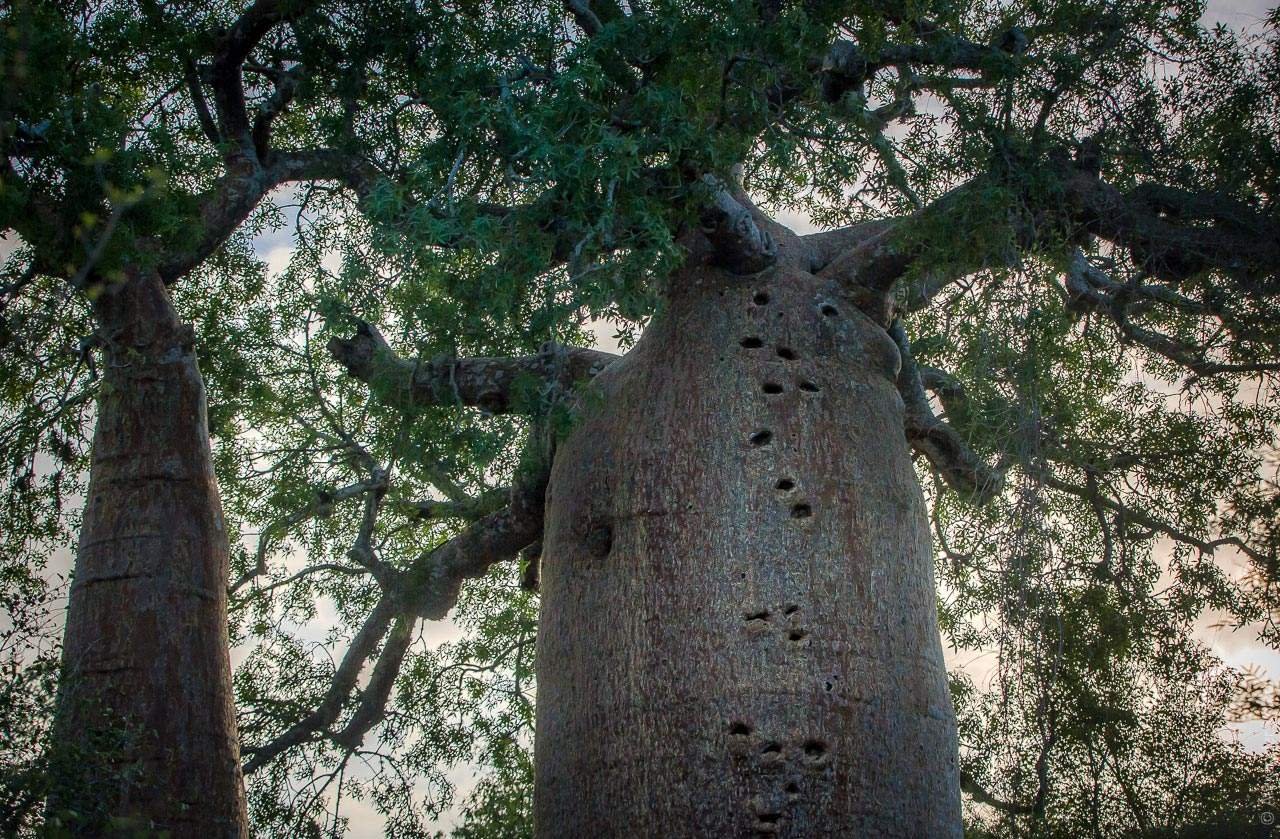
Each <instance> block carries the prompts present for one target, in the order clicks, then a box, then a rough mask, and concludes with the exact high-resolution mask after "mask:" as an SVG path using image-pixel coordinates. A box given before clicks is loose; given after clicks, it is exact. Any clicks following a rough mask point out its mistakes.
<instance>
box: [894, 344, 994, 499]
mask: <svg viewBox="0 0 1280 839" xmlns="http://www.w3.org/2000/svg"><path fill="white" fill-rule="evenodd" d="M889 335H890V337H892V338H893V340H894V343H896V344H897V345H898V352H899V354H900V355H901V356H902V368H901V370H899V372H898V381H897V385H898V393H900V394H901V395H902V403H903V407H904V408H905V421H906V429H905V430H906V434H907V441H908V442H909V443H910V444H911V448H913V449H915V451H916V452H917V453H919V454H921V455H923V456H924V457H925V459H927V460H928V461H929V465H930V466H932V467H933V468H934V469H936V470H937V471H938V473H939V474H940V475H941V476H942V479H943V480H944V481H946V483H947V485H948V486H949V487H951V488H952V489H954V490H956V491H957V492H960V493H963V494H964V495H968V496H970V497H971V498H972V499H973V500H974V501H975V502H976V503H979V504H982V503H985V502H987V501H989V500H990V499H991V498H993V497H995V495H996V494H997V493H999V492H1000V489H1001V488H1002V487H1003V486H1004V473H1003V471H1001V470H998V469H993V468H991V467H990V466H988V465H987V464H986V463H985V462H984V461H983V460H982V458H981V457H979V456H978V454H977V453H976V452H974V451H973V449H971V448H970V447H969V445H968V443H966V442H965V441H964V440H963V439H962V438H961V437H960V435H959V433H957V432H956V430H955V429H954V428H952V427H951V426H950V425H948V424H947V423H946V422H944V421H942V420H941V419H938V417H937V416H936V415H935V414H934V413H933V408H932V407H931V406H930V405H929V397H928V395H927V394H926V393H925V389H924V385H923V384H922V383H921V380H920V369H919V367H918V366H917V365H916V362H915V359H914V358H913V357H912V355H911V344H910V342H909V341H908V340H907V334H906V331H905V330H904V329H903V327H902V322H901V321H894V323H893V325H892V326H891V327H890V329H889Z"/></svg>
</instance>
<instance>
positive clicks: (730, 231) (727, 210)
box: [702, 175, 778, 274]
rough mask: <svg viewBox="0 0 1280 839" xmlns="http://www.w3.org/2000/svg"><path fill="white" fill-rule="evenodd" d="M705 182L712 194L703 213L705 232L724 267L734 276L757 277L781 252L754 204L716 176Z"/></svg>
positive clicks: (706, 176) (708, 178)
mask: <svg viewBox="0 0 1280 839" xmlns="http://www.w3.org/2000/svg"><path fill="white" fill-rule="evenodd" d="M702 180H703V182H704V183H705V184H707V186H709V187H710V188H711V190H712V195H711V202H710V203H709V204H708V205H707V206H706V208H705V209H704V210H703V212H702V232H703V233H704V234H706V236H707V239H709V240H710V241H711V245H712V247H713V248H714V249H715V252H716V258H717V260H718V261H719V262H720V264H721V265H723V266H724V267H726V268H728V269H729V270H730V271H732V272H733V273H735V274H755V273H758V272H760V271H763V270H764V269H766V268H768V267H770V266H771V265H773V263H774V262H776V261H777V259H778V248H777V245H776V244H775V243H774V241H773V237H772V236H770V235H769V232H768V231H767V230H765V229H764V228H762V227H761V226H760V225H759V224H757V223H756V219H755V216H754V214H752V212H751V202H750V200H749V199H747V197H746V196H745V195H743V194H739V195H734V194H733V192H731V191H730V188H729V186H728V185H727V184H725V183H724V182H723V181H721V180H720V179H718V178H716V177H715V176H713V175H705V176H704V177H703V179H702Z"/></svg>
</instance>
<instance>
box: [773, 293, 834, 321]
mask: <svg viewBox="0 0 1280 839" xmlns="http://www.w3.org/2000/svg"><path fill="white" fill-rule="evenodd" d="M769 300H770V297H769V292H767V291H757V292H756V294H755V296H754V297H752V298H751V302H752V303H755V304H756V305H757V306H767V305H769ZM818 311H820V312H822V314H823V315H824V316H826V317H829V318H834V317H839V316H840V310H839V309H837V308H836V307H835V306H832V305H831V304H830V303H823V304H822V305H821V306H819V307H818Z"/></svg>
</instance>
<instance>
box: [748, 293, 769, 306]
mask: <svg viewBox="0 0 1280 839" xmlns="http://www.w3.org/2000/svg"><path fill="white" fill-rule="evenodd" d="M751 302H752V303H755V304H756V305H757V306H763V305H765V304H766V303H768V302H769V293H768V292H765V291H758V292H756V296H755V297H752V298H751Z"/></svg>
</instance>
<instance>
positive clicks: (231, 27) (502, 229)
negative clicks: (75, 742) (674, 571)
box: [0, 0, 1280, 837]
mask: <svg viewBox="0 0 1280 839" xmlns="http://www.w3.org/2000/svg"><path fill="white" fill-rule="evenodd" d="M0 28H2V29H3V35H4V37H3V38H0V68H2V69H3V74H4V83H3V85H2V86H0V146H3V149H4V163H3V168H2V169H0V230H3V231H5V242H6V248H7V255H6V256H5V260H4V264H3V269H2V271H0V462H3V464H4V467H5V470H6V480H7V483H8V492H6V493H5V497H4V500H3V503H2V505H0V545H2V550H0V591H3V603H4V605H5V611H6V615H7V621H6V622H5V623H4V624H3V626H5V627H6V628H5V630H4V632H3V633H2V634H0V639H3V642H2V643H0V650H2V651H3V655H4V668H3V681H2V682H0V684H3V689H2V690H0V727H3V728H5V729H6V730H8V731H9V732H10V733H11V737H10V738H9V739H8V740H7V741H6V742H5V743H4V744H2V745H0V769H2V771H3V775H0V800H2V801H3V802H4V809H5V810H6V811H7V814H6V822H5V825H6V830H9V829H12V830H18V829H22V830H35V829H37V825H38V824H39V823H40V822H41V820H42V818H43V814H42V809H41V802H42V800H43V791H44V790H45V788H46V786H47V784H48V782H49V781H48V779H49V773H50V772H53V771H56V767H55V766H51V765H50V764H49V763H48V762H47V761H46V760H45V755H46V754H47V750H48V747H49V746H50V743H49V727H48V719H49V713H50V711H49V709H50V707H51V703H52V701H53V694H54V691H55V689H56V673H57V668H56V654H57V646H56V639H57V634H58V630H59V626H58V624H59V613H58V611H57V608H58V603H59V600H58V598H59V597H60V596H61V580H62V576H61V575H63V569H64V567H65V561H63V560H61V559H59V557H62V556H65V549H66V548H67V547H68V546H69V545H70V544H71V542H72V541H73V538H74V534H75V532H76V528H77V524H78V515H79V506H80V502H81V496H82V495H83V492H84V473H85V469H86V463H87V460H86V458H87V452H88V446H89V444H90V438H91V428H92V420H93V404H94V398H95V395H96V393H97V388H98V383H99V381H100V376H99V373H98V371H97V370H96V369H95V354H96V353H97V351H98V348H100V347H101V346H103V345H104V344H106V343H109V342H111V341H112V340H113V336H111V335H109V334H103V331H102V330H101V329H98V328H96V327H95V324H94V321H93V316H92V307H93V304H94V301H95V300H96V299H98V297H99V296H100V295H102V294H103V293H104V292H105V291H106V290H108V289H110V288H111V286H112V284H113V283H120V282H123V281H124V277H125V274H126V272H127V271H129V270H136V269H137V268H138V267H139V266H141V267H142V268H144V269H145V270H151V271H155V272H157V273H158V275H159V276H160V277H161V278H162V279H163V280H164V282H165V283H166V284H167V285H168V286H169V287H170V289H171V291H172V294H173V296H174V299H175V301H176V304H177V306H178V308H179V310H180V312H181V314H182V316H183V318H185V319H186V320H188V321H190V322H191V323H192V324H193V325H194V328H195V336H196V338H195V340H196V346H197V351H198V354H199V357H200V362H201V367H202V369H203V372H204V374H205V376H206V378H207V380H208V382H209V388H210V396H209V412H210V432H211V435H212V438H213V446H214V453H215V458H216V464H217V469H218V481H219V484H220V487H221V491H222V494H223V503H224V505H225V507H226V511H227V518H228V522H229V524H230V525H231V526H232V528H233V535H234V536H235V537H236V538H235V540H234V541H233V574H232V579H230V580H228V585H229V587H230V589H231V592H232V631H233V644H234V645H235V648H236V650H237V655H238V662H237V670H236V689H237V695H238V697H239V704H238V712H239V721H240V730H241V734H242V737H243V741H244V754H245V760H246V769H247V770H248V778H247V782H248V785H249V794H250V808H251V817H252V820H253V822H254V825H255V829H256V830H257V831H258V832H259V834H260V835H263V836H271V835H278V836H304V835H314V836H320V835H322V834H324V835H329V834H331V832H334V831H337V832H341V831H342V829H343V828H344V826H345V827H350V825H349V824H348V823H347V820H348V819H349V818H363V816H359V815H357V816H353V815H352V813H353V812H354V813H357V814H360V813H367V812H369V811H370V808H371V809H372V811H376V812H377V813H378V814H380V817H381V818H383V819H384V820H385V823H386V830H387V833H388V835H396V836H414V835H429V834H430V833H431V832H432V831H433V830H434V829H435V828H434V827H433V819H434V818H435V817H436V816H437V815H438V814H439V813H440V812H442V811H443V810H444V809H446V808H448V807H451V806H454V805H455V804H456V803H457V801H456V800H455V794H456V790H455V781H456V779H457V767H459V766H465V765H473V766H475V767H478V769H477V771H478V772H479V773H480V775H479V781H478V784H477V785H476V786H475V789H474V791H473V792H470V793H468V794H467V795H468V797H466V800H465V804H464V806H463V808H462V812H463V814H464V815H463V817H462V826H461V827H459V828H458V829H457V832H456V834H455V835H458V836H466V837H482V836H495V837H496V836H518V835H525V834H526V833H527V832H528V830H529V824H528V820H529V807H530V804H529V798H528V793H529V787H530V783H531V780H530V779H531V771H532V770H531V753H530V747H531V737H532V728H531V722H532V719H533V696H534V691H535V685H534V680H533V672H534V671H533V646H532V643H531V641H532V637H533V634H534V629H535V625H536V619H537V597H536V594H535V593H534V592H532V591H530V590H529V588H530V586H528V585H525V586H522V585H521V582H522V572H523V571H524V570H525V569H526V567H527V566H528V565H529V559H530V557H529V556H525V557H524V558H523V559H520V558H518V556H517V555H518V554H519V551H520V549H522V548H524V547H526V546H527V545H528V544H529V543H530V542H531V541H533V537H535V536H536V530H535V531H534V532H532V533H530V532H528V528H527V522H526V519H525V518H524V517H522V516H524V514H525V513H527V511H528V510H529V509H531V508H532V507H533V506H536V504H537V503H540V502H537V501H536V500H535V499H536V498H537V496H538V495H539V494H540V488H541V485H540V484H539V477H538V476H539V474H540V466H539V464H540V461H541V459H543V458H545V456H546V445H545V442H546V440H547V439H550V438H553V437H554V436H555V435H556V434H557V433H558V432H559V431H560V430H562V429H563V428H564V427H565V426H566V425H567V424H570V423H572V422H573V417H572V411H571V409H570V407H569V406H570V400H569V399H567V394H568V393H569V392H570V390H571V387H570V385H571V383H572V382H574V381H575V380H581V379H584V378H589V376H590V374H591V371H592V370H593V369H594V367H595V365H598V364H599V363H601V361H602V357H601V356H600V355H598V354H596V353H594V352H592V351H591V350H589V349H587V347H589V345H590V344H591V342H592V339H593V335H595V334H597V333H599V332H600V331H601V330H606V331H616V332H617V335H616V336H615V337H616V338H617V340H618V342H619V343H620V345H621V347H622V348H624V349H625V347H627V346H628V345H629V344H630V342H631V341H633V340H634V338H635V336H636V335H637V334H638V331H639V330H640V329H642V328H643V325H644V323H645V322H646V320H647V319H648V318H649V317H650V316H651V315H652V313H653V312H654V311H655V310H656V309H657V308H659V307H661V305H662V299H663V290H664V288H665V284H666V282H667V280H668V275H669V274H670V271H671V270H672V268H673V267H674V266H676V265H678V264H679V263H680V261H681V260H682V259H683V257H684V253H685V250H684V247H683V245H682V242H683V241H684V240H683V239H682V235H683V234H684V232H685V231H687V230H689V229H703V230H706V231H709V232H710V234H711V236H712V238H713V240H716V241H724V242H725V243H726V245H725V249H724V253H725V254H726V257H725V258H726V261H727V262H728V263H729V264H730V266H731V268H733V270H737V271H740V272H742V273H750V272H751V271H753V270H758V269H759V268H760V267H762V266H764V265H766V264H768V261H769V259H770V258H771V251H770V248H771V243H770V241H769V239H768V236H767V234H766V233H763V232H762V231H761V230H759V229H757V228H756V227H755V226H754V224H753V223H752V222H751V221H750V219H749V218H747V219H745V220H744V218H743V216H742V210H743V203H744V202H743V201H742V200H740V198H741V196H742V193H741V192H739V191H738V189H737V183H736V181H737V179H739V178H741V183H742V187H743V189H745V191H746V192H747V193H749V194H750V196H751V197H752V199H753V200H754V201H755V202H756V203H757V204H759V205H760V206H761V207H763V208H765V209H767V210H769V211H770V212H772V213H774V214H775V215H779V214H782V215H784V216H785V217H786V218H795V217H802V218H809V219H812V221H813V223H814V225H816V226H818V227H820V228H822V229H824V230H829V231H831V232H828V233H820V234H815V236H814V238H813V239H812V240H811V241H813V242H815V243H817V244H819V245H820V246H821V247H822V248H825V250H824V252H828V253H830V254H831V255H832V256H834V255H835V254H836V253H843V254H844V255H845V257H844V258H846V259H850V260H851V263H850V265H849V267H848V270H849V272H850V273H851V274H854V273H856V275H857V277H858V282H859V283H860V284H861V285H862V286H865V287H867V288H871V289H874V290H876V291H878V292H880V293H883V294H884V295H885V296H886V301H887V303H886V305H887V306H889V307H890V309H891V312H892V315H893V318H894V323H895V325H894V328H893V335H894V338H895V340H897V341H898V344H899V348H900V350H901V354H902V358H903V372H902V374H901V376H900V379H899V387H900V390H901V392H902V395H903V400H904V403H905V404H906V407H907V417H908V420H907V425H906V428H905V429H904V433H905V434H906V435H907V437H908V439H909V440H910V441H911V443H912V446H913V449H914V450H915V451H916V452H917V453H918V455H919V457H918V467H919V468H918V471H919V474H920V477H921V480H922V482H923V484H924V486H925V488H926V493H927V495H928V498H929V500H930V509H931V514H932V523H933V526H934V542H935V548H936V550H937V574H938V578H939V602H940V609H941V616H942V623H943V629H944V643H945V644H946V645H948V646H949V647H950V648H952V649H953V650H955V651H956V655H955V656H954V661H956V662H960V663H963V662H966V661H969V660H971V659H973V658H974V657H975V656H977V655H983V656H984V657H985V658H984V659H983V661H985V662H988V663H989V664H984V665H983V666H981V667H979V668H976V670H975V669H974V668H965V667H961V666H957V667H956V668H955V669H954V670H953V673H952V692H953V696H954V698H955V701H956V703H957V711H958V714H959V718H960V731H961V745H962V754H961V765H962V770H963V771H962V778H963V788H964V791H965V793H966V797H965V800H966V806H967V818H968V819H969V822H970V827H971V829H972V830H973V832H974V835H992V836H1023V835H1035V836H1077V835H1096V836H1121V835H1150V836H1157V835H1159V836H1173V835H1187V836H1190V835H1196V834H1195V833H1194V830H1196V829H1209V828H1210V827H1211V826H1213V825H1219V826H1221V825H1234V826H1235V827H1236V828H1237V829H1241V830H1243V829H1244V828H1243V827H1242V826H1243V825H1245V824H1251V823H1256V818H1257V814H1258V813H1259V812H1260V811H1261V809H1262V803H1261V802H1265V801H1268V800H1269V801H1271V802H1273V804H1280V788H1278V783H1280V782H1278V781H1277V778H1278V777H1280V772H1277V769H1276V767H1277V761H1278V760H1280V751H1278V750H1277V747H1276V746H1275V745H1274V737H1273V741H1272V742H1273V745H1272V746H1270V747H1269V749H1267V750H1265V751H1260V750H1257V749H1252V750H1251V749H1247V748H1245V747H1244V746H1242V745H1241V744H1240V743H1239V742H1237V741H1235V740H1233V739H1232V738H1231V737H1229V736H1226V735H1224V733H1223V729H1224V726H1225V725H1226V723H1227V722H1229V721H1233V720H1239V719H1270V720H1271V722H1272V723H1273V724H1274V723H1275V722H1276V720H1277V716H1278V715H1280V705H1278V703H1277V698H1276V688H1275V686H1274V685H1273V684H1271V683H1268V682H1267V681H1266V680H1265V678H1261V677H1260V676H1259V674H1258V673H1254V672H1244V671H1241V670H1239V669H1233V668H1231V667H1229V666H1227V665H1226V664H1225V663H1224V662H1223V661H1222V660H1221V659H1220V658H1219V657H1218V656H1217V655H1216V654H1215V653H1214V651H1213V650H1212V649H1211V648H1210V647H1209V646H1208V645H1207V644H1206V642H1205V640H1204V637H1205V636H1204V632H1203V630H1204V628H1205V627H1206V626H1208V625H1209V624H1211V623H1214V622H1222V623H1225V624H1228V625H1233V626H1240V627H1244V628H1245V629H1244V630H1242V631H1245V632H1248V633H1250V634H1251V636H1256V638H1257V643H1258V644H1259V645H1260V646H1263V647H1266V648H1269V649H1272V650H1275V649H1277V648H1280V626H1278V624H1277V620H1280V588H1278V587H1280V526H1278V523H1280V486H1278V485H1277V479H1278V478H1277V476H1278V470H1280V461H1277V459H1276V458H1277V455H1276V447H1277V429H1278V428H1280V398H1278V397H1280V392H1278V390H1277V388H1278V385H1280V210H1278V209H1277V203H1276V201H1277V199H1276V195H1277V188H1278V187H1280V142H1278V138H1280V16H1278V15H1277V14H1276V13H1275V12H1272V13H1271V15H1270V17H1269V18H1268V19H1266V20H1264V21H1259V22H1258V23H1256V24H1254V25H1251V26H1250V27H1246V28H1245V29H1244V30H1239V29H1233V28H1230V27H1227V26H1225V25H1220V24H1217V23H1215V22H1214V21H1213V20H1212V19H1211V18H1209V17H1206V14H1205V8H1204V4H1203V3H1199V2H1190V1H1189V0H1187V1H1185V2H1182V1H1180V2H1159V3H1157V2H1148V1H1147V0H1123V2H1114V0H1107V1H1106V2H1103V0H1019V2H1003V1H1002V2H965V3H959V2H950V0H912V2H901V3H899V2H894V3H889V2H879V0H866V1H865V2H844V3H836V2H820V1H819V0H812V2H808V1H806V2H795V3H782V2H773V0H757V1H756V2H746V0H721V1H718V2H702V3H685V2H668V0H634V2H629V3H619V2H614V0H564V2H563V3H561V2H558V1H557V2H532V3H525V4H516V5H497V6H495V5H491V4H483V3H476V2H471V1H470V0H458V1H457V2H454V3H434V2H422V0H372V2H358V3H352V2H342V1H341V0H255V2H251V3H243V2H201V3H195V2H185V1H184V0H174V2H162V0H141V1H140V2H105V1H104V2H72V0H52V1H49V2H32V0H25V2H24V0H18V2H13V3H11V4H9V5H8V6H7V8H6V9H5V10H3V11H0ZM734 196H739V197H737V198H735V197H734ZM281 242H287V243H288V248H289V250H288V254H289V256H288V261H287V264H284V265H279V264H277V265H270V264H268V262H267V260H266V259H265V257H266V256H267V254H265V253H263V249H264V248H263V243H281ZM851 244H852V245H856V246H857V247H856V248H855V249H854V250H852V251H850V250H848V247H849V246H850V245H851ZM850 254H852V257H851V256H850ZM816 267H818V266H815V268H816ZM825 267H827V268H828V269H831V268H833V266H831V265H827V266H825ZM834 268H836V269H838V268H839V266H834ZM585 398H590V396H589V395H588V396H587V397H585ZM526 576H527V575H526ZM464 580H466V582H465V584H464V583H463V581H464ZM526 582H528V580H526ZM446 613H449V614H450V615H451V617H452V621H453V625H454V626H456V627H457V628H458V629H459V632H458V633H457V634H456V637H454V636H449V637H448V640H441V639H442V637H444V636H442V635H441V634H440V633H439V632H437V631H436V630H435V628H434V627H435V626H436V625H434V624H433V623H432V622H433V621H439V620H441V619H442V618H444V617H445V615H446ZM975 672H977V673H978V675H976V676H975ZM1272 675H1273V676H1274V675H1280V674H1272ZM352 801H355V802H357V803H356V804H354V805H353V804H352V803H351V802H352ZM352 807H355V808H356V809H354V810H353V809H351V808H352ZM1272 809H1273V810H1274V809H1276V808H1275V807H1272Z"/></svg>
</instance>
